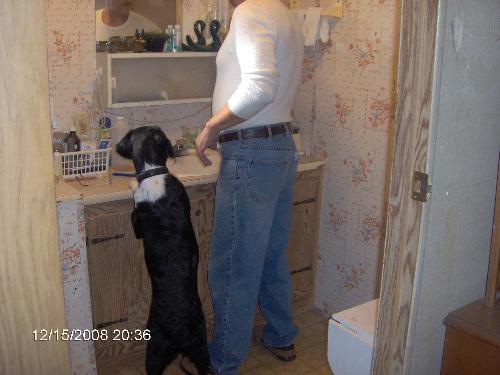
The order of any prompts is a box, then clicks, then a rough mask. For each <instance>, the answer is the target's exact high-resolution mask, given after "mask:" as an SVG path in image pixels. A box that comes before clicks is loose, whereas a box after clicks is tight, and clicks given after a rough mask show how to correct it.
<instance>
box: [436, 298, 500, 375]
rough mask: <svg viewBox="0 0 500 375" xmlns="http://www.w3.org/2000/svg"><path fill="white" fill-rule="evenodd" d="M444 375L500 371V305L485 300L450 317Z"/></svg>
mask: <svg viewBox="0 0 500 375" xmlns="http://www.w3.org/2000/svg"><path fill="white" fill-rule="evenodd" d="M444 323H445V324H446V338H445V344H444V351H443V362H442V365H441V374H442V375H479V374H480V375H496V374H498V373H499V369H500V305H495V306H493V307H489V306H487V305H486V304H485V303H484V301H483V300H482V299H480V300H478V301H475V302H473V303H471V304H469V305H466V306H464V307H462V308H460V309H458V310H455V311H453V312H451V313H450V314H448V316H447V317H446V319H445V320H444Z"/></svg>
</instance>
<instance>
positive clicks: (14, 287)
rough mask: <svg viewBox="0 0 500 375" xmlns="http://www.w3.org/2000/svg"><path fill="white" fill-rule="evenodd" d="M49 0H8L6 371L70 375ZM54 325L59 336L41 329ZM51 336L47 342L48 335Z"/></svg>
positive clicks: (2, 131)
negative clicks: (56, 189) (53, 134)
mask: <svg viewBox="0 0 500 375" xmlns="http://www.w3.org/2000/svg"><path fill="white" fill-rule="evenodd" d="M45 5H46V1H44V0H17V1H3V0H2V1H1V2H0V25H2V32H1V33H0V51H2V52H1V53H0V82H1V83H0V174H1V177H0V180H1V181H0V207H1V208H0V374H9V375H24V374H40V375H51V374H69V373H70V366H69V353H68V342H67V341H62V340H56V339H55V337H54V336H55V333H54V332H55V331H54V330H59V333H60V332H61V330H63V329H65V328H67V326H66V320H65V314H64V300H63V290H62V280H61V262H60V255H59V241H58V238H57V223H56V217H57V214H56V202H55V192H54V171H53V164H52V145H51V140H50V136H51V130H50V118H49V91H48V75H47V41H46V36H45V28H46V19H45ZM42 329H45V330H48V332H50V330H53V334H52V335H51V336H50V339H49V335H48V334H47V335H43V334H42V333H39V334H38V337H37V338H35V337H34V335H33V333H32V332H33V331H34V330H37V331H38V332H39V330H42ZM42 336H43V338H44V340H43V341H42V340H41V338H42Z"/></svg>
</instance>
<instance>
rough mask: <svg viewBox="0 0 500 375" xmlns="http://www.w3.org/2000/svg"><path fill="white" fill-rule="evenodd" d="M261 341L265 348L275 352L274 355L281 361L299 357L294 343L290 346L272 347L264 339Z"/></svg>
mask: <svg viewBox="0 0 500 375" xmlns="http://www.w3.org/2000/svg"><path fill="white" fill-rule="evenodd" d="M260 343H261V344H262V345H263V346H264V348H266V349H267V350H269V351H270V352H271V353H273V354H274V356H275V357H276V358H278V359H279V360H280V361H285V362H290V361H293V360H294V359H295V358H297V354H296V353H295V347H294V345H293V344H292V345H288V346H280V347H272V346H267V345H266V344H265V343H264V340H262V339H260Z"/></svg>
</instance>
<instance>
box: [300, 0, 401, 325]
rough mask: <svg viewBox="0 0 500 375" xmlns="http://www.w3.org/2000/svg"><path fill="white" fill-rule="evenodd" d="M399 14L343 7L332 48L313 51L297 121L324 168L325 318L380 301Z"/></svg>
mask: <svg viewBox="0 0 500 375" xmlns="http://www.w3.org/2000/svg"><path fill="white" fill-rule="evenodd" d="M306 3H307V4H306ZM311 3H313V4H314V3H315V2H314V1H304V4H303V5H304V6H308V5H310V4H311ZM397 4H398V2H397V1H396V0H343V5H344V16H343V18H341V19H332V20H331V21H330V26H331V32H330V41H329V42H328V43H326V44H323V43H320V42H318V43H317V45H316V47H315V48H306V55H305V59H304V67H303V71H302V84H301V87H300V89H299V93H298V96H297V100H296V102H295V106H294V114H295V118H296V122H297V125H299V126H300V128H301V131H302V134H303V141H304V148H305V150H306V151H307V152H309V153H315V154H321V155H323V156H325V157H326V158H327V164H326V168H325V179H324V188H323V189H324V190H323V191H324V195H323V208H322V215H321V231H320V251H319V257H318V276H317V289H316V301H315V303H316V306H317V307H319V308H321V310H322V311H323V312H324V313H325V314H328V315H329V314H331V313H332V312H337V311H340V310H343V309H345V308H348V307H350V306H354V305H357V304H359V303H362V302H365V301H367V300H370V299H372V298H375V296H376V295H377V293H378V290H377V287H378V284H379V279H380V267H381V260H382V259H381V258H382V251H383V241H384V234H385V228H384V224H385V209H386V199H385V197H386V196H387V192H386V189H387V188H388V176H389V173H390V170H389V163H390V148H391V142H392V132H393V128H394V108H395V104H394V103H395V100H394V95H395V83H396V70H395V69H396V64H397V49H398V48H397V47H398V38H399V15H400V9H399V7H398V5H397Z"/></svg>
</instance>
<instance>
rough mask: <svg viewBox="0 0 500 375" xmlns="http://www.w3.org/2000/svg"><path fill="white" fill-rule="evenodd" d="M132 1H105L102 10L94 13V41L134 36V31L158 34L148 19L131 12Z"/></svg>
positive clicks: (156, 27) (156, 28) (155, 27)
mask: <svg viewBox="0 0 500 375" xmlns="http://www.w3.org/2000/svg"><path fill="white" fill-rule="evenodd" d="M133 5H134V1H133V0H105V1H104V8H103V9H99V10H96V12H95V33H96V40H97V41H99V40H109V38H111V37H112V36H134V35H135V31H136V30H139V31H141V30H144V31H146V32H160V31H161V30H160V28H159V27H158V26H157V25H156V24H155V23H154V22H153V21H151V20H149V19H148V18H146V17H144V16H142V15H140V14H139V13H136V12H134V11H133V10H132V7H133Z"/></svg>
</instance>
